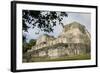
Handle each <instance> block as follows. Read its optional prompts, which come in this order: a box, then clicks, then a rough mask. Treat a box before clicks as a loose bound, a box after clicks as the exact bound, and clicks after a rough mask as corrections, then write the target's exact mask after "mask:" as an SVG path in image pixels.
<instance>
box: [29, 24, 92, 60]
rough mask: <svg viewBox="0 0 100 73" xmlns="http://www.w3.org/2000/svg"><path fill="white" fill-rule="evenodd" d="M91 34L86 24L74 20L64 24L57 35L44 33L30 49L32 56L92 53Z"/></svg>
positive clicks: (58, 56)
mask: <svg viewBox="0 0 100 73" xmlns="http://www.w3.org/2000/svg"><path fill="white" fill-rule="evenodd" d="M90 39H91V36H90V33H89V32H88V31H87V29H86V28H85V26H84V25H81V24H80V23H77V22H73V23H70V24H67V25H65V26H64V28H63V31H62V33H61V34H60V35H59V36H58V37H57V38H55V37H53V36H49V35H47V34H44V35H42V36H40V38H39V39H38V40H37V41H36V45H35V46H32V48H31V49H30V50H28V54H30V56H31V57H49V58H60V57H62V56H65V55H66V56H74V55H81V54H83V55H84V54H90V51H91V49H90V48H91V40H90Z"/></svg>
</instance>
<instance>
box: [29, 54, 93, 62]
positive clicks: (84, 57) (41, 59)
mask: <svg viewBox="0 0 100 73" xmlns="http://www.w3.org/2000/svg"><path fill="white" fill-rule="evenodd" d="M88 59H91V57H90V55H88V54H85V55H74V56H63V57H59V58H49V57H34V58H31V59H30V60H29V62H49V61H70V60H71V61H72V60H73V61H74V60H88Z"/></svg>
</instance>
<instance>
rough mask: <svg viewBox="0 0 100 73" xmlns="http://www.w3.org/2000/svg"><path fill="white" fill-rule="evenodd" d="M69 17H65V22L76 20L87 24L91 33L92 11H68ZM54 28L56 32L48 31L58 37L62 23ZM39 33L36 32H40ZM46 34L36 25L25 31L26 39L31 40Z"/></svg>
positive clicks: (65, 23)
mask: <svg viewBox="0 0 100 73" xmlns="http://www.w3.org/2000/svg"><path fill="white" fill-rule="evenodd" d="M67 14H68V17H65V18H64V19H63V21H62V22H63V24H64V25H67V24H69V23H72V22H74V21H76V22H78V23H80V24H82V25H85V27H86V29H87V30H88V31H89V32H90V33H91V14H90V13H77V12H67ZM53 28H54V32H53V33H52V32H51V33H46V34H48V35H50V36H54V37H58V36H59V35H60V33H61V32H62V29H63V27H62V26H61V25H57V26H55V27H53ZM38 32H39V34H36V33H38ZM43 34H45V32H43V31H41V30H40V29H39V28H37V27H35V28H34V29H33V28H29V29H28V32H25V31H23V35H25V36H26V41H27V42H29V41H30V40H31V39H38V38H39V37H41V35H43Z"/></svg>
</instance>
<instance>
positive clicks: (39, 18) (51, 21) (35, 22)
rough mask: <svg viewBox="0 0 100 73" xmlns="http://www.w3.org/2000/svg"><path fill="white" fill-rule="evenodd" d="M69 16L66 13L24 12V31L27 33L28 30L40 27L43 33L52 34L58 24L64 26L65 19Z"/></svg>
mask: <svg viewBox="0 0 100 73" xmlns="http://www.w3.org/2000/svg"><path fill="white" fill-rule="evenodd" d="M67 16H68V14H67V13H66V12H56V11H33V10H23V11H22V23H23V30H24V31H26V32H27V30H28V28H33V29H34V27H38V28H39V29H40V30H41V31H44V32H47V33H50V32H53V30H54V29H53V27H54V26H56V25H57V24H59V25H62V26H63V23H62V20H63V17H67ZM57 22H58V23H57ZM38 34H39V33H38ZM23 39H25V37H23Z"/></svg>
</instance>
